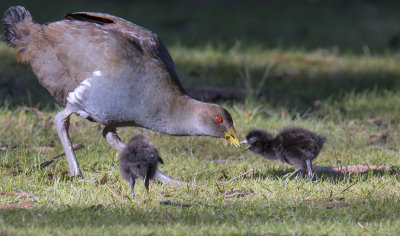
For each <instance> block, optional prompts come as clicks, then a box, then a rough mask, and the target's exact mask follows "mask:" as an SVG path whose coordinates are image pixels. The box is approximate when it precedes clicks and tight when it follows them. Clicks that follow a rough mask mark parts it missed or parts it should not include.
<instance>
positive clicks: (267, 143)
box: [241, 127, 325, 179]
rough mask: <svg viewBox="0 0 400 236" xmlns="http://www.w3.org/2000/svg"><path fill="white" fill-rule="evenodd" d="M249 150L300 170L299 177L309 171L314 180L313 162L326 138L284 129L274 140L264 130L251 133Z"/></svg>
mask: <svg viewBox="0 0 400 236" xmlns="http://www.w3.org/2000/svg"><path fill="white" fill-rule="evenodd" d="M241 143H247V144H249V145H250V146H249V147H248V148H247V149H248V150H250V151H251V152H253V153H257V154H260V155H262V156H263V157H264V158H265V159H267V160H279V161H281V162H283V163H286V164H290V165H294V166H296V167H297V168H299V169H300V172H299V176H304V174H305V171H306V169H308V177H309V178H310V179H312V178H313V173H312V163H311V162H312V161H313V160H314V159H315V158H316V157H317V156H318V154H319V152H320V150H321V149H322V146H323V145H324V143H325V137H324V136H320V135H317V134H315V133H313V132H311V131H309V130H306V129H304V128H299V127H289V128H285V129H283V130H282V131H281V132H279V134H278V135H276V137H275V138H274V137H273V136H272V135H271V134H270V133H268V132H267V131H264V130H252V131H250V132H249V133H248V134H247V136H246V139H245V140H243V141H242V142H241Z"/></svg>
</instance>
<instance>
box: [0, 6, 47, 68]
mask: <svg viewBox="0 0 400 236" xmlns="http://www.w3.org/2000/svg"><path fill="white" fill-rule="evenodd" d="M2 21H3V29H4V38H3V40H4V41H6V42H7V43H8V44H9V45H10V46H12V47H15V48H16V53H17V60H18V61H21V62H24V63H28V62H29V60H30V59H31V58H32V57H33V55H34V52H35V50H34V49H36V41H37V38H38V35H39V34H40V27H41V25H40V24H38V23H36V22H35V21H34V19H33V18H32V15H31V13H29V11H28V10H26V9H25V8H24V7H22V6H13V7H10V8H8V10H7V11H6V12H5V13H4V15H3V19H2Z"/></svg>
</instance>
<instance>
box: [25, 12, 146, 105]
mask: <svg viewBox="0 0 400 236" xmlns="http://www.w3.org/2000/svg"><path fill="white" fill-rule="evenodd" d="M36 44H38V45H39V47H38V48H39V49H40V50H37V51H36V52H35V56H34V58H33V59H32V60H31V61H30V64H31V66H32V69H33V71H34V72H35V74H36V75H37V76H38V78H39V82H40V83H41V84H42V85H43V86H44V87H45V88H47V90H48V91H49V92H50V94H51V95H52V96H54V97H55V98H56V100H57V101H58V102H60V103H61V104H65V102H66V96H67V95H68V92H71V91H73V90H74V89H75V88H76V87H78V85H79V84H80V83H81V82H82V81H83V80H84V79H86V78H88V77H90V76H91V75H92V73H93V72H94V71H96V70H102V71H103V70H117V69H118V68H120V67H121V66H122V64H123V63H127V61H128V60H126V59H127V58H132V57H133V56H134V55H133V54H140V52H138V51H137V50H135V46H132V45H131V44H130V43H129V42H128V41H127V40H124V39H123V37H122V36H119V35H117V34H112V33H107V31H106V30H104V29H102V28H101V27H98V26H97V25H95V24H93V23H88V22H79V21H78V22H77V21H66V20H63V21H58V22H54V23H50V24H47V25H44V26H43V28H42V33H41V38H40V39H39V40H37V41H36ZM128 54H129V55H128ZM139 57H140V55H139Z"/></svg>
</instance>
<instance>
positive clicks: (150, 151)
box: [119, 135, 164, 196]
mask: <svg viewBox="0 0 400 236" xmlns="http://www.w3.org/2000/svg"><path fill="white" fill-rule="evenodd" d="M158 163H161V164H164V162H163V160H162V159H161V157H160V156H159V155H158V151H157V149H156V148H155V147H154V146H153V145H152V143H151V142H150V141H149V140H148V139H147V138H146V137H144V136H143V135H136V136H133V137H132V138H131V140H130V141H129V143H128V144H127V146H126V148H125V149H124V150H123V151H122V153H121V158H120V160H119V167H120V172H121V175H122V178H123V179H124V180H126V181H128V182H129V183H130V185H131V191H132V195H133V196H134V186H135V182H136V179H138V178H142V179H144V181H145V187H146V190H147V192H148V191H149V181H150V180H151V179H153V178H154V176H155V174H156V171H157V166H158Z"/></svg>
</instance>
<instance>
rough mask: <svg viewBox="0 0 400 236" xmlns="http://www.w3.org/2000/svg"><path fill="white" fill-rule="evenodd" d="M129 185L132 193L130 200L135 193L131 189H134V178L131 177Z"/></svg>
mask: <svg viewBox="0 0 400 236" xmlns="http://www.w3.org/2000/svg"><path fill="white" fill-rule="evenodd" d="M129 183H130V184H131V192H132V198H135V192H134V191H133V189H134V188H135V178H133V175H131V177H130V178H129Z"/></svg>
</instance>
